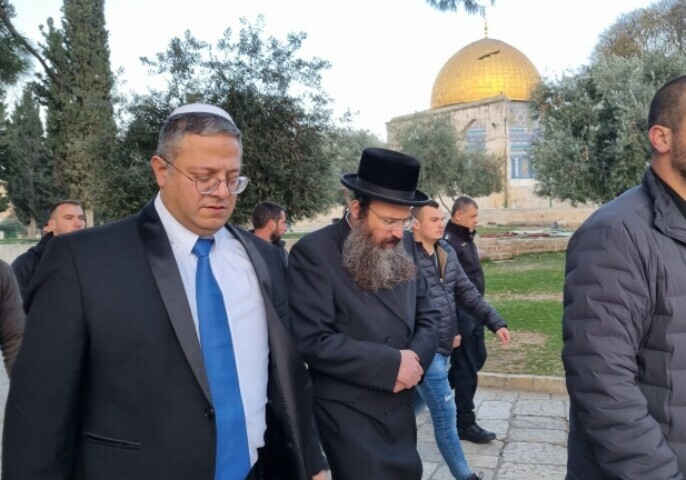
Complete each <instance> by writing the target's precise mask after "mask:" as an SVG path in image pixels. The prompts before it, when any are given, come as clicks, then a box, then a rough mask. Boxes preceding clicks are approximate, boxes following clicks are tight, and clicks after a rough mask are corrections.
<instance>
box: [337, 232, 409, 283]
mask: <svg viewBox="0 0 686 480" xmlns="http://www.w3.org/2000/svg"><path fill="white" fill-rule="evenodd" d="M342 260H343V266H344V267H345V268H346V269H347V270H348V272H350V275H352V277H353V281H354V282H355V285H357V286H358V287H359V288H361V289H362V290H370V291H373V292H374V291H377V290H383V289H387V288H395V287H397V286H398V285H402V284H404V283H407V282H409V281H410V280H413V279H414V278H415V277H416V275H417V267H416V266H415V264H414V261H413V259H412V257H411V256H410V254H409V253H408V252H407V250H406V249H405V247H403V245H402V243H398V244H397V245H395V246H394V247H392V248H383V247H379V246H376V245H375V244H374V243H373V242H372V238H371V235H370V234H369V233H368V232H366V231H365V230H363V229H354V230H353V231H351V232H350V235H348V238H346V239H345V242H344V243H343V258H342Z"/></svg>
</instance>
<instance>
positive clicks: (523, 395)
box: [518, 392, 551, 400]
mask: <svg viewBox="0 0 686 480" xmlns="http://www.w3.org/2000/svg"><path fill="white" fill-rule="evenodd" d="M550 396H551V395H550V394H549V393H545V392H520V393H519V398H518V400H550Z"/></svg>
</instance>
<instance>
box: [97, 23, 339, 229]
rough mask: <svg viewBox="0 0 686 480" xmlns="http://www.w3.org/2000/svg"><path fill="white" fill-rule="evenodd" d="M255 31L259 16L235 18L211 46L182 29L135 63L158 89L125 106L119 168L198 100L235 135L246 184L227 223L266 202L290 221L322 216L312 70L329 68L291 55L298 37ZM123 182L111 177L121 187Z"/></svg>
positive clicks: (322, 104)
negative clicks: (224, 116) (221, 115)
mask: <svg viewBox="0 0 686 480" xmlns="http://www.w3.org/2000/svg"><path fill="white" fill-rule="evenodd" d="M263 29H264V19H263V18H262V17H259V18H258V20H257V22H256V23H254V24H251V23H249V22H247V21H246V20H242V28H241V30H240V31H239V32H238V35H237V38H236V37H235V36H234V34H233V32H232V31H231V29H228V30H226V32H225V33H224V35H223V36H222V38H221V39H220V40H219V41H218V42H217V44H216V46H215V47H214V48H212V47H211V46H210V45H209V44H207V43H205V42H202V41H200V40H198V39H196V38H195V37H193V36H192V34H191V33H190V32H186V34H185V35H184V37H183V38H174V39H172V40H171V41H170V43H169V46H168V47H167V50H166V51H164V52H161V53H158V54H157V55H156V56H155V58H154V59H149V58H144V59H142V60H143V62H144V63H145V64H146V65H147V66H148V67H149V68H150V70H151V73H153V74H155V75H157V76H162V77H163V78H165V79H166V80H167V87H166V88H165V89H164V90H163V91H151V92H150V93H149V94H147V95H140V96H137V97H135V98H134V99H133V101H132V103H131V104H130V105H128V108H127V109H128V113H129V114H130V116H131V118H132V120H131V122H130V123H129V124H128V126H127V127H126V129H125V132H124V135H123V139H122V142H121V143H120V145H119V147H118V150H121V151H122V152H123V153H122V154H121V155H119V158H120V160H119V162H122V164H123V165H124V166H125V167H126V168H129V167H130V165H131V164H130V163H128V162H127V161H124V160H123V159H125V158H141V159H144V158H150V156H151V155H152V153H153V151H154V148H155V145H156V141H157V135H158V132H159V126H160V125H161V121H163V120H164V117H166V116H167V115H168V114H169V113H170V112H171V111H172V110H173V109H174V108H175V107H177V106H178V105H181V104H184V103H190V102H206V103H210V104H213V105H217V106H219V107H221V108H224V109H225V110H226V111H228V112H229V113H230V114H231V116H232V117H233V119H234V121H235V122H236V125H237V126H238V127H239V128H240V129H241V131H242V133H243V161H244V166H243V173H244V174H245V175H247V176H248V177H249V178H250V180H251V182H250V186H249V187H248V189H247V190H246V191H245V192H244V193H242V194H241V196H240V198H239V201H238V205H237V208H236V211H235V212H234V215H233V217H232V222H235V223H239V224H240V223H247V221H248V220H249V218H250V213H251V211H252V208H253V206H254V205H255V204H256V203H257V202H259V201H261V200H265V199H270V200H273V201H276V202H278V203H280V204H282V205H284V206H285V207H286V208H287V209H288V215H289V218H290V219H292V220H293V221H297V220H298V219H301V218H304V217H309V216H313V215H315V214H317V213H320V212H323V211H326V210H327V208H328V207H329V206H330V205H331V203H332V195H331V186H332V185H331V183H332V182H331V181H330V179H331V178H332V176H333V172H332V164H331V161H330V159H329V158H327V156H326V155H325V149H324V145H325V141H326V138H327V137H326V134H327V133H328V131H329V130H330V128H331V121H330V119H331V110H330V107H329V102H330V99H329V97H328V96H327V94H326V93H325V92H324V91H323V89H322V87H321V72H322V71H323V70H324V69H326V68H329V64H328V62H326V61H324V60H321V59H318V58H313V59H303V58H300V57H299V55H298V53H299V52H298V51H299V50H300V48H301V46H302V43H303V41H304V40H305V38H306V36H305V34H304V33H291V34H289V35H287V37H286V39H285V41H283V42H282V41H280V40H278V39H276V38H273V37H269V38H264V34H263ZM134 171H137V170H135V169H134ZM126 178H128V177H127V175H124V176H123V178H121V179H120V180H122V181H123V183H124V184H126V182H127V180H126ZM146 178H151V177H150V174H148V176H147V177H146ZM124 190H125V189H123V188H122V187H121V185H119V186H116V188H115V191H112V189H111V188H107V189H106V190H105V192H106V193H105V194H106V195H108V196H109V195H114V196H119V197H121V196H122V193H123V191H124ZM143 191H145V188H141V191H139V193H138V194H141V195H142V194H143V193H142V192H143ZM147 198H149V197H147ZM147 198H146V200H147ZM127 203H128V201H117V203H116V205H119V206H116V207H115V206H113V205H112V204H110V205H108V207H107V216H108V217H110V218H112V217H114V216H120V214H124V213H129V212H124V211H122V209H121V207H122V206H124V205H126V204H127Z"/></svg>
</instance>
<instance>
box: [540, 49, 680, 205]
mask: <svg viewBox="0 0 686 480" xmlns="http://www.w3.org/2000/svg"><path fill="white" fill-rule="evenodd" d="M685 70H686V60H685V59H684V57H674V58H665V57H662V56H656V55H648V56H646V57H644V58H636V57H632V58H623V57H617V56H607V57H605V58H604V59H603V61H602V62H599V63H596V64H592V65H590V66H587V67H584V68H582V69H581V70H580V72H579V73H578V74H576V75H574V76H564V77H562V78H561V79H560V80H558V81H553V82H543V83H542V85H541V86H540V88H539V89H538V90H537V91H536V92H534V95H533V99H532V103H531V106H532V112H533V113H534V116H535V117H537V118H538V120H539V122H540V127H541V135H540V136H539V138H538V139H537V140H535V141H534V142H533V144H532V147H531V150H530V152H529V153H530V155H531V158H532V166H533V168H534V170H535V172H536V179H537V180H538V185H537V193H538V194H539V195H542V196H552V197H556V198H559V199H561V200H568V201H570V202H571V203H572V204H579V203H584V202H600V203H602V202H606V201H608V200H611V199H613V198H615V197H616V196H617V195H619V194H620V193H622V192H623V191H625V190H626V189H628V188H630V187H632V186H633V185H635V184H636V183H638V182H639V181H640V178H641V175H642V174H643V171H644V170H645V168H646V166H647V162H648V159H649V143H648V139H647V116H648V106H649V104H650V100H651V99H652V96H653V95H654V94H655V91H657V89H658V88H659V86H661V85H662V84H663V83H665V82H666V81H667V80H669V79H671V78H674V77H676V76H678V75H679V74H680V73H681V72H683V71H685Z"/></svg>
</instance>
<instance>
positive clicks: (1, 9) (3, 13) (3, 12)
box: [0, 0, 62, 85]
mask: <svg viewBox="0 0 686 480" xmlns="http://www.w3.org/2000/svg"><path fill="white" fill-rule="evenodd" d="M0 20H2V23H4V24H5V26H6V27H7V30H9V32H10V34H11V35H12V38H14V39H15V40H16V41H17V42H18V43H19V45H21V46H22V47H24V48H25V49H26V51H27V52H29V53H30V54H31V55H33V56H34V57H35V58H36V59H37V60H38V62H40V64H41V66H42V67H43V69H44V70H45V73H47V74H48V77H50V80H52V81H53V82H55V83H57V84H58V85H61V84H62V82H60V80H59V78H58V77H57V75H56V74H55V72H53V71H52V69H51V68H50V66H49V65H48V64H47V62H46V61H45V59H43V57H41V55H40V54H39V53H38V52H37V51H36V49H35V48H33V47H32V46H31V44H30V43H29V42H28V40H26V38H24V36H23V35H21V34H20V33H19V32H17V29H16V28H14V25H13V24H12V21H11V20H10V16H9V13H8V11H7V3H6V2H5V1H4V0H0Z"/></svg>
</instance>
